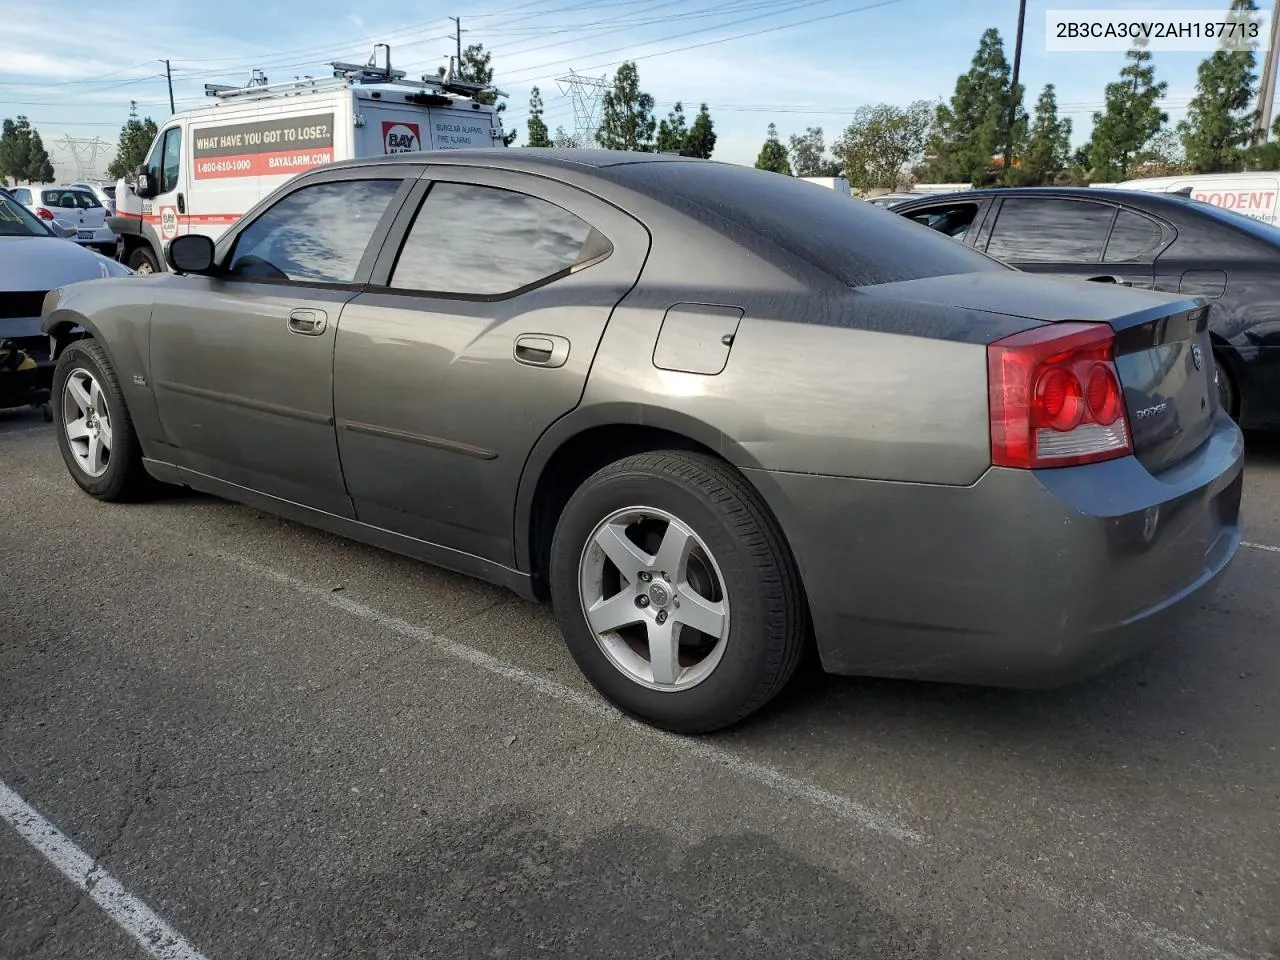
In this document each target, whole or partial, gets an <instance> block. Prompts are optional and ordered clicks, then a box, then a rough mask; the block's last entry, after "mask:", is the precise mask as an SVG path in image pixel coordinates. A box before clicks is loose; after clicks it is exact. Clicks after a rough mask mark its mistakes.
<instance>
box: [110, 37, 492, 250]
mask: <svg viewBox="0 0 1280 960" xmlns="http://www.w3.org/2000/svg"><path fill="white" fill-rule="evenodd" d="M378 47H386V44H379V45H378ZM387 51H388V52H387V57H386V66H385V67H373V66H371V65H365V66H360V65H355V64H347V63H333V64H331V66H332V67H333V76H332V77H327V78H320V79H310V78H308V79H305V80H294V81H290V82H287V83H278V84H267V83H265V82H264V83H260V84H256V85H252V86H248V87H240V88H232V87H219V86H216V85H212V84H211V85H207V86H206V87H205V92H206V93H207V94H208V95H209V96H211V97H213V98H214V103H212V104H211V105H210V106H208V107H204V108H201V109H199V110H189V111H185V112H182V113H176V114H174V115H173V116H172V117H170V118H169V120H168V121H167V122H166V123H165V124H164V126H163V127H161V128H160V130H159V132H158V133H157V134H156V139H155V141H154V142H153V143H152V145H151V151H150V153H149V155H148V156H147V160H146V162H145V163H144V164H143V165H142V167H141V169H140V170H139V171H138V175H137V181H136V183H134V184H132V185H131V184H130V183H128V182H127V181H126V180H124V179H122V180H120V181H118V182H117V184H116V198H115V199H116V211H115V216H114V217H112V218H111V221H110V223H111V228H112V229H113V230H114V231H115V232H116V234H117V236H118V237H119V242H118V244H117V247H116V257H117V259H119V260H120V261H121V262H122V263H125V264H127V265H128V266H130V267H132V268H133V269H134V270H136V271H137V272H138V273H153V272H156V271H159V270H164V269H166V267H165V260H164V249H165V246H166V244H167V243H168V242H169V241H170V240H172V239H173V238H174V237H176V236H178V235H180V234H183V233H203V234H206V235H208V236H210V237H212V238H214V239H215V240H216V239H217V238H218V237H219V236H221V235H222V233H223V232H224V231H226V229H227V227H229V226H230V225H231V224H232V223H234V222H235V221H236V220H237V219H238V218H239V217H240V215H241V214H243V213H244V212H245V211H246V210H248V209H250V208H251V207H252V206H253V205H254V204H256V203H257V202H258V201H259V200H261V199H262V198H263V197H265V196H267V195H268V194H269V193H271V192H272V191H273V190H275V189H276V188H277V187H279V186H280V185H281V184H283V183H285V182H286V181H288V180H289V179H290V178H291V177H294V176H296V175H297V174H299V173H302V172H303V171H305V170H310V169H312V168H313V167H317V166H321V165H323V164H326V163H332V162H335V161H339V160H347V159H356V158H362V157H371V156H377V155H381V154H388V153H409V152H415V151H419V150H452V149H461V148H465V147H491V146H492V147H501V146H504V145H505V141H504V139H503V132H502V121H501V119H500V118H499V116H498V113H497V110H496V108H495V107H494V106H492V105H489V104H484V103H481V102H480V100H479V99H478V98H479V97H480V96H481V95H482V94H491V95H495V96H505V94H502V92H501V91H499V90H496V89H494V88H493V87H488V86H484V85H481V84H475V83H468V82H465V81H457V80H454V79H453V78H452V76H451V74H452V66H451V67H450V73H449V74H448V75H446V76H445V77H443V78H436V77H423V78H422V80H421V81H415V80H405V79H404V71H401V70H394V71H393V70H392V69H391V56H390V48H387ZM374 55H375V58H376V56H377V48H375V50H374ZM486 99H489V97H486Z"/></svg>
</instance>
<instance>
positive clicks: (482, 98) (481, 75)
mask: <svg viewBox="0 0 1280 960" xmlns="http://www.w3.org/2000/svg"><path fill="white" fill-rule="evenodd" d="M492 59H493V55H492V54H491V53H489V51H488V50H486V49H485V48H484V44H483V43H473V44H471V45H470V46H469V47H467V48H466V49H465V50H463V51H462V61H461V62H460V63H459V64H458V79H459V80H466V81H467V82H468V83H483V84H491V83H493V65H492V62H491V61H492ZM444 72H445V71H444V67H439V68H437V70H436V73H437V74H439V75H440V76H444ZM476 100H478V101H479V102H480V103H483V104H486V105H492V104H494V103H497V101H498V95H497V94H496V93H482V94H480V95H479V96H478V97H476ZM506 109H507V105H506V104H505V103H498V107H497V114H498V121H499V122H500V123H501V121H502V114H503V113H505V112H506ZM517 136H519V133H518V132H517V131H515V130H508V131H507V132H506V133H505V134H504V135H503V141H504V142H505V143H506V145H507V146H508V147H509V146H511V144H513V143H515V140H516V137H517Z"/></svg>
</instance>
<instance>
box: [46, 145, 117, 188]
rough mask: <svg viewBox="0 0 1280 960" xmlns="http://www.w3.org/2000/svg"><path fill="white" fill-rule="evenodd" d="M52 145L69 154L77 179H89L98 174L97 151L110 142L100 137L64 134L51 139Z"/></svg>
mask: <svg viewBox="0 0 1280 960" xmlns="http://www.w3.org/2000/svg"><path fill="white" fill-rule="evenodd" d="M53 145H54V146H55V147H57V148H59V149H60V150H62V151H63V152H64V153H66V154H70V155H71V162H72V163H74V164H75V167H76V179H77V180H89V179H92V178H93V177H96V176H97V175H98V151H100V150H102V149H103V148H104V147H110V146H111V144H109V143H107V141H105V140H103V139H102V138H101V137H94V138H93V139H92V140H91V139H89V138H88V137H72V136H65V137H63V138H62V139H61V140H55V141H53Z"/></svg>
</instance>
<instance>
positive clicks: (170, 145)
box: [160, 127, 182, 193]
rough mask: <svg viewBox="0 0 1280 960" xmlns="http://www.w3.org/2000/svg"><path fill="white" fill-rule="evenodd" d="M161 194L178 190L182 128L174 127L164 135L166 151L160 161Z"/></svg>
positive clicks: (164, 150)
mask: <svg viewBox="0 0 1280 960" xmlns="http://www.w3.org/2000/svg"><path fill="white" fill-rule="evenodd" d="M160 164H161V165H160V192H161V193H168V192H169V191H170V190H177V189H178V171H179V170H180V169H181V166H182V128H181V127H173V128H172V129H170V130H166V131H165V133H164V149H163V151H162V153H161V161H160Z"/></svg>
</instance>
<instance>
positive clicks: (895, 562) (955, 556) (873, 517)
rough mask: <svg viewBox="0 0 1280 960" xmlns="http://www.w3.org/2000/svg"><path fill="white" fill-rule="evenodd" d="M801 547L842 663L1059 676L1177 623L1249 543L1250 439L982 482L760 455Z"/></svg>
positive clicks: (969, 676) (943, 676)
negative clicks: (1170, 459)
mask: <svg viewBox="0 0 1280 960" xmlns="http://www.w3.org/2000/svg"><path fill="white" fill-rule="evenodd" d="M747 474H748V476H750V478H751V479H752V481H753V482H755V483H756V485H757V488H758V489H760V490H761V492H762V493H763V494H764V496H765V498H766V500H768V501H769V503H770V506H771V507H772V508H773V509H774V511H775V513H776V515H777V516H778V519H779V521H780V522H781V523H782V526H783V529H784V531H785V532H786V534H787V537H788V540H789V542H790V543H791V546H792V549H793V550H794V552H795V555H796V559H797V562H798V563H799V566H800V570H801V575H802V577H803V580H804V584H805V589H806V592H807V594H808V600H809V605H810V610H811V613H812V616H813V622H814V630H815V636H816V639H817V643H818V648H819V652H820V654H821V657H822V662H823V665H824V667H825V668H826V669H827V670H828V671H830V672H832V673H846V674H859V675H868V676H888V677H905V678H911V679H919V680H939V681H950V682H959V683H976V684H983V685H994V686H1013V687H1045V686H1057V685H1061V684H1065V683H1070V682H1073V681H1076V680H1080V679H1084V678H1086V677H1088V676H1091V675H1093V674H1096V673H1098V672H1100V671H1102V670H1105V669H1106V668H1108V667H1110V666H1112V665H1113V664H1115V663H1117V662H1119V661H1121V660H1123V659H1125V658H1126V657H1128V656H1130V655H1132V654H1134V653H1136V652H1138V651H1139V650H1142V649H1144V648H1146V647H1148V646H1150V645H1151V644H1152V643H1154V642H1156V641H1158V640H1160V639H1161V638H1162V637H1164V636H1165V635H1167V634H1168V632H1169V627H1170V624H1171V623H1173V622H1176V620H1177V618H1178V616H1179V614H1180V612H1183V611H1184V608H1186V607H1188V606H1194V605H1195V603H1197V602H1199V601H1201V600H1203V598H1204V596H1205V595H1206V593H1207V591H1208V590H1209V589H1210V588H1211V587H1212V585H1213V584H1214V583H1215V581H1216V580H1217V578H1218V576H1219V575H1220V574H1221V573H1222V572H1223V571H1224V570H1225V569H1226V567H1227V565H1228V564H1229V563H1230V561H1231V559H1232V558H1233V557H1234V556H1235V553H1236V550H1237V548H1238V546H1239V543H1240V535H1241V529H1240V500H1241V492H1242V489H1243V480H1244V441H1243V437H1242V435H1241V433H1240V431H1239V429H1238V428H1237V427H1236V426H1235V424H1234V423H1232V422H1230V421H1229V420H1228V419H1227V418H1226V417H1225V415H1220V416H1219V417H1218V420H1217V422H1216V424H1215V429H1214V432H1213V434H1212V436H1211V437H1210V439H1209V440H1208V441H1207V442H1206V443H1205V444H1204V446H1203V447H1201V449H1200V450H1199V451H1197V453H1196V454H1195V455H1194V456H1192V457H1191V458H1189V459H1188V460H1186V461H1184V462H1183V463H1181V464H1179V465H1178V466H1176V467H1174V468H1172V469H1170V470H1167V471H1165V472H1164V473H1162V474H1161V475H1160V476H1159V477H1155V476H1153V475H1152V474H1150V473H1149V472H1148V471H1147V470H1146V469H1145V468H1143V467H1142V465H1141V464H1140V463H1139V462H1138V461H1137V460H1136V459H1135V458H1133V457H1125V458H1123V459H1120V460H1113V461H1110V462H1107V463H1099V464H1092V465H1089V466H1084V467H1071V468H1064V469H1059V470H1042V471H1035V472H1032V471H1022V470H1010V469H1002V468H992V469H991V470H988V471H987V472H986V473H985V474H984V475H983V476H982V478H981V479H980V480H978V481H977V482H976V483H975V484H973V485H972V486H970V487H954V486H934V485H926V484H903V483H885V482H877V481H863V480H856V479H844V478H837V477H823V476H813V475H802V474H785V473H774V472H766V471H758V470H750V471H747Z"/></svg>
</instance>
